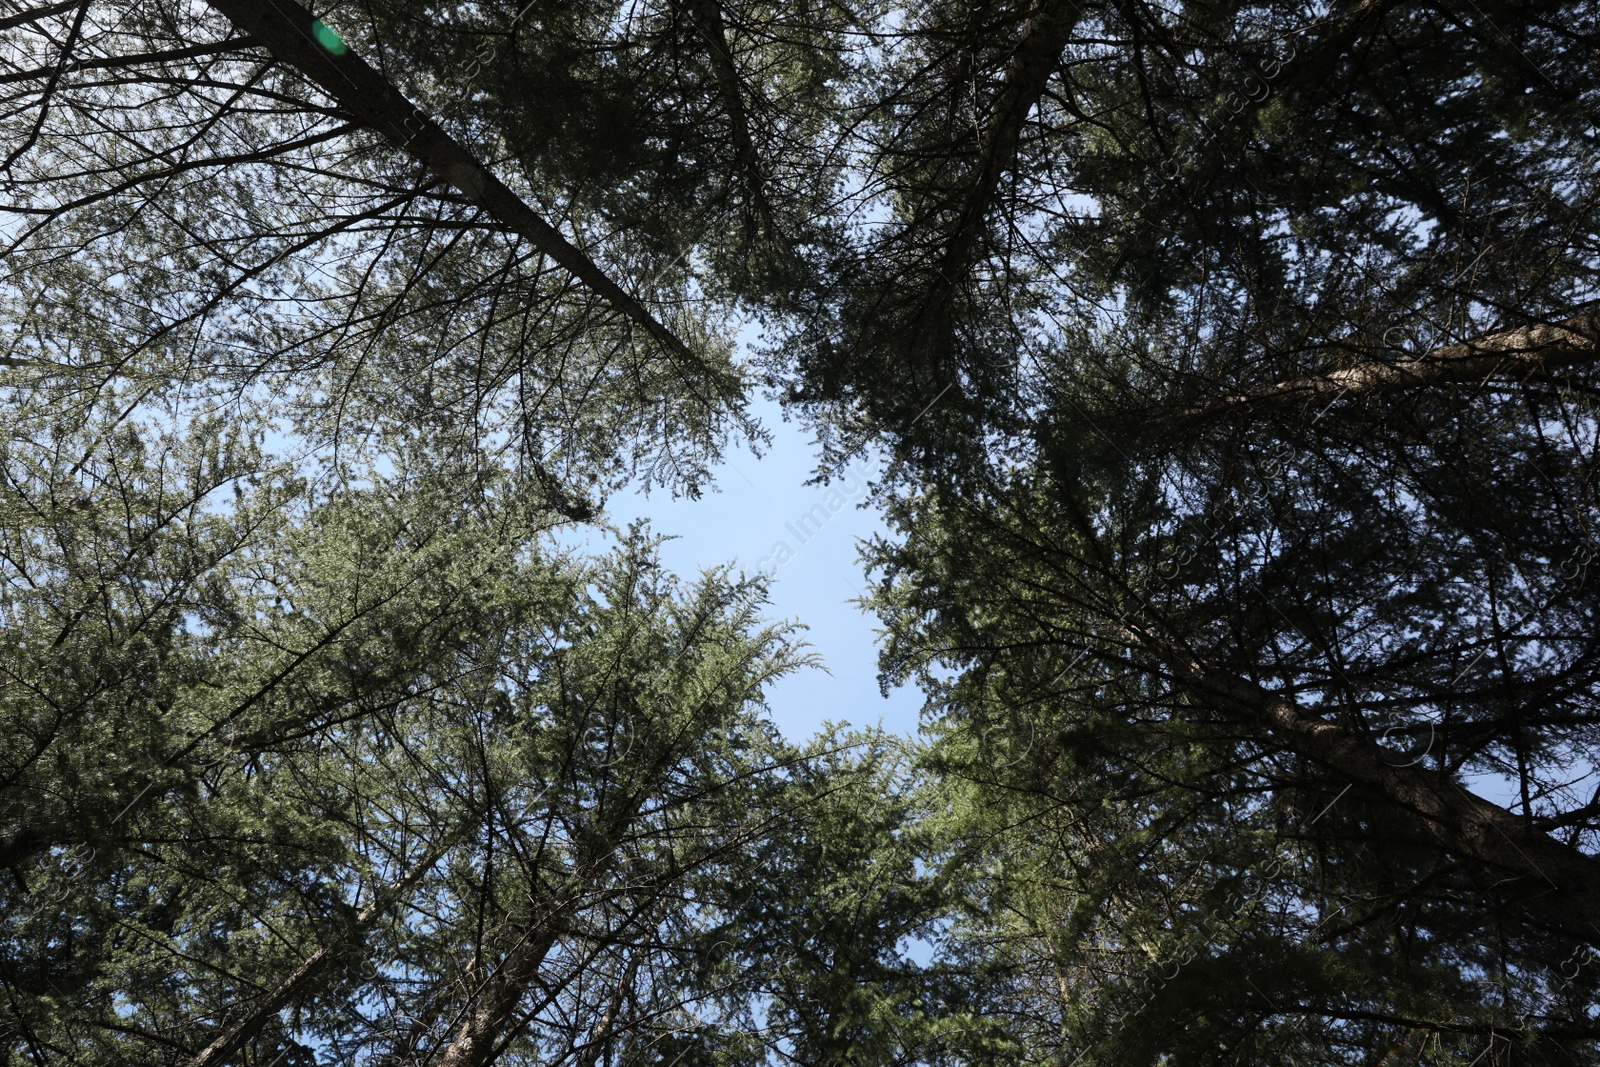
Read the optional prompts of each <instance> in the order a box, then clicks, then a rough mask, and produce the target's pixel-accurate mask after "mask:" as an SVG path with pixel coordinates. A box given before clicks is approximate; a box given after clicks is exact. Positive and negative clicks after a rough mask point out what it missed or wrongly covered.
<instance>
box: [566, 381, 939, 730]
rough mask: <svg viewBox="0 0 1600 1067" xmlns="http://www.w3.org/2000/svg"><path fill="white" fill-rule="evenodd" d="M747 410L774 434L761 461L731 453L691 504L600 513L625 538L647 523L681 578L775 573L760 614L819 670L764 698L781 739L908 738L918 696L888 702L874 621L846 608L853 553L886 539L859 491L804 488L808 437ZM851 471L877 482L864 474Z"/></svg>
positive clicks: (625, 505)
mask: <svg viewBox="0 0 1600 1067" xmlns="http://www.w3.org/2000/svg"><path fill="white" fill-rule="evenodd" d="M751 410H752V413H753V414H754V415H756V417H757V418H759V419H760V420H761V422H762V423H763V424H764V425H765V426H766V427H767V428H768V429H769V430H771V431H772V435H773V442H772V446H771V447H770V448H768V449H766V450H764V452H763V454H762V456H761V457H760V458H759V459H758V458H756V456H755V455H754V454H752V453H751V451H750V450H749V449H748V448H747V447H739V448H737V449H731V450H730V451H729V453H728V455H727V456H726V457H725V458H724V460H723V462H722V464H721V465H720V466H718V467H717V468H715V479H716V480H715V485H714V486H713V487H712V488H710V489H708V490H707V491H706V492H705V494H704V495H703V496H702V497H701V498H700V499H699V500H686V499H680V500H674V499H672V498H671V497H670V496H669V495H668V494H666V493H663V492H656V493H654V494H652V495H651V496H649V497H645V496H642V495H640V494H638V493H627V494H618V495H617V496H615V497H612V498H611V499H610V500H609V501H608V502H607V516H606V517H607V519H608V521H610V522H611V523H613V524H615V525H616V526H619V527H626V526H627V524H628V523H629V522H630V521H633V520H636V519H648V520H649V521H650V527H651V530H652V531H653V532H655V533H656V534H660V535H666V536H671V537H673V538H674V540H672V541H669V542H667V544H665V545H664V546H663V547H662V562H663V563H664V564H665V565H666V566H667V567H668V568H669V569H671V570H673V571H675V572H676V573H677V574H678V575H680V576H681V577H684V578H692V577H694V576H695V575H697V574H698V573H699V572H700V571H702V570H704V569H706V568H709V567H715V566H718V565H720V564H723V563H737V564H738V565H739V566H741V567H743V568H744V569H745V571H746V572H749V573H753V572H755V571H756V570H757V569H767V570H773V569H775V575H774V579H773V583H772V594H771V595H772V603H771V605H770V606H769V607H768V608H767V612H768V614H769V615H770V616H771V617H772V618H777V619H795V620H798V621H800V622H802V623H804V624H805V625H806V626H807V627H808V628H809V629H808V630H807V631H806V633H805V634H804V638H805V640H806V641H807V642H808V643H809V644H810V645H811V646H812V649H813V650H814V651H816V652H818V653H820V654H821V655H822V657H823V660H824V662H825V664H826V670H820V669H812V670H806V671H801V672H799V673H797V674H794V675H791V676H790V677H788V678H784V679H781V680H780V681H778V682H777V683H775V684H774V685H773V686H772V687H771V689H770V690H769V692H768V702H769V704H770V705H771V708H772V715H773V719H774V720H775V721H776V722H777V724H778V728H779V729H781V730H782V731H783V733H784V734H785V736H787V737H789V738H791V739H793V740H797V741H798V740H802V739H804V738H806V737H808V736H810V735H811V734H812V733H814V732H815V731H816V730H817V728H818V727H819V726H820V725H821V724H822V723H823V722H824V721H829V720H831V721H833V722H836V723H838V722H849V723H851V724H853V725H855V726H869V725H878V724H881V725H882V726H883V727H884V728H885V729H887V730H892V731H894V732H896V733H901V734H912V733H915V732H916V728H917V712H918V709H919V708H920V707H921V704H922V701H921V696H920V694H919V693H918V691H917V690H916V689H915V687H904V688H901V689H898V690H895V691H894V692H892V693H891V694H890V697H889V699H887V700H885V699H884V698H883V697H882V696H880V695H879V693H878V682H877V655H878V650H877V626H876V620H875V619H873V618H872V617H871V616H870V615H867V614H865V613H863V612H862V611H861V610H860V609H859V608H857V607H856V606H855V605H853V604H852V603H850V601H852V600H853V599H855V598H856V597H858V596H860V595H861V594H862V593H864V592H865V591H866V581H865V577H864V574H863V570H862V566H861V564H860V563H859V562H858V560H857V558H856V555H857V549H856V543H857V541H858V540H859V539H861V538H863V537H867V536H870V535H871V534H874V533H879V532H882V531H883V525H882V524H881V523H880V522H879V521H878V519H877V516H876V513H875V511H874V510H873V509H870V508H862V507H861V506H860V504H861V503H862V501H864V500H865V498H866V493H865V486H864V484H863V480H862V479H861V478H859V477H856V478H846V479H844V480H843V481H838V482H835V483H834V484H833V485H832V486H828V487H823V486H816V485H813V486H808V485H806V484H805V483H806V480H807V479H808V478H810V477H811V476H812V474H813V472H814V471H815V468H816V455H815V454H816V449H815V447H814V446H813V444H812V442H811V440H810V438H809V436H808V435H807V434H806V433H805V432H804V431H803V430H802V429H801V428H800V427H799V425H798V424H796V423H792V422H787V423H786V422H784V421H783V417H782V414H781V412H780V411H779V408H778V406H777V404H776V403H773V402H768V401H757V402H755V403H753V404H752V405H751ZM856 469H857V470H860V471H861V472H862V473H863V474H865V475H866V476H869V477H870V476H871V474H872V473H874V471H873V469H872V468H871V467H870V466H869V467H867V468H864V469H863V468H860V467H858V468H856ZM587 540H588V542H589V544H590V545H591V546H593V547H594V548H595V549H596V550H599V549H601V548H604V547H609V545H610V544H612V543H614V542H611V541H610V540H609V539H608V538H606V536H605V535H604V534H603V533H602V532H601V531H598V530H591V531H589V532H588V534H587Z"/></svg>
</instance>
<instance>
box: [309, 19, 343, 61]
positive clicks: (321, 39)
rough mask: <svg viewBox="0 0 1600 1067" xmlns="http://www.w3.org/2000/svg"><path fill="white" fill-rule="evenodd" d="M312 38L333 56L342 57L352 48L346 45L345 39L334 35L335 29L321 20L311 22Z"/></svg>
mask: <svg viewBox="0 0 1600 1067" xmlns="http://www.w3.org/2000/svg"><path fill="white" fill-rule="evenodd" d="M311 36H312V37H315V38H316V40H317V43H318V44H320V45H321V46H322V47H323V48H324V49H325V50H326V51H328V52H330V53H332V54H333V55H336V56H342V55H344V54H345V53H346V52H348V51H350V46H349V45H347V44H345V43H344V38H343V37H340V36H339V35H338V34H337V33H334V32H333V27H332V26H329V25H328V24H327V23H326V22H323V21H322V20H321V19H312V20H311Z"/></svg>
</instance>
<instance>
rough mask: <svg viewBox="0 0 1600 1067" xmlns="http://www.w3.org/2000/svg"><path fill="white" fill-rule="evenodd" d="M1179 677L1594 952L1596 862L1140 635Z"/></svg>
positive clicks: (1448, 781)
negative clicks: (1512, 885)
mask: <svg viewBox="0 0 1600 1067" xmlns="http://www.w3.org/2000/svg"><path fill="white" fill-rule="evenodd" d="M1135 639H1136V640H1137V641H1138V642H1139V644H1140V645H1141V646H1143V647H1144V648H1145V649H1147V650H1149V651H1151V652H1154V653H1155V654H1156V655H1157V656H1159V657H1160V658H1161V659H1162V661H1163V662H1165V663H1166V664H1167V666H1168V667H1169V668H1170V669H1171V670H1172V671H1173V672H1174V673H1175V674H1177V675H1178V676H1179V677H1180V678H1182V679H1184V680H1185V681H1186V682H1188V683H1190V684H1191V685H1193V686H1194V687H1195V688H1196V689H1198V690H1201V691H1203V692H1206V693H1209V694H1211V695H1213V696H1215V697H1217V698H1218V699H1217V701H1216V703H1215V705H1214V707H1215V709H1216V710H1218V711H1220V712H1222V713H1223V714H1225V715H1229V716H1230V717H1232V718H1234V719H1235V720H1236V721H1239V722H1242V723H1244V724H1246V725H1248V726H1251V727H1253V728H1257V729H1265V730H1266V731H1268V732H1270V733H1271V735H1272V736H1273V737H1275V738H1277V739H1278V740H1280V741H1282V742H1284V743H1285V744H1286V745H1288V747H1289V748H1290V749H1292V750H1293V751H1294V752H1296V753H1298V754H1299V755H1301V756H1303V757H1305V758H1306V759H1309V760H1311V761H1313V762H1315V763H1318V764H1321V765H1322V766H1324V767H1327V768H1329V769H1331V770H1333V771H1335V772H1336V773H1338V774H1339V775H1341V776H1343V777H1345V778H1348V779H1349V780H1350V781H1351V782H1353V783H1354V784H1355V785H1356V786H1357V787H1358V788H1361V789H1364V790H1365V791H1366V792H1368V793H1370V794H1375V795H1377V796H1381V797H1384V798H1386V799H1387V800H1389V801H1391V802H1393V804H1394V805H1395V807H1396V808H1397V809H1399V810H1401V811H1403V812H1405V813H1406V814H1407V815H1408V816H1410V817H1411V818H1412V819H1413V820H1415V822H1416V824H1417V825H1418V826H1420V827H1421V828H1422V830H1423V832H1424V833H1425V834H1427V836H1428V837H1430V838H1431V839H1432V840H1433V841H1434V842H1435V843H1436V844H1438V845H1439V847H1440V848H1442V849H1444V850H1445V851H1446V852H1447V853H1449V854H1450V855H1451V856H1454V857H1456V858H1458V859H1462V860H1468V861H1471V862H1473V863H1475V864H1476V865H1477V866H1479V867H1480V868H1483V869H1485V870H1488V871H1492V872H1494V873H1495V874H1497V875H1499V876H1502V878H1503V876H1504V875H1507V874H1509V875H1511V876H1512V877H1513V878H1514V879H1516V880H1517V881H1518V882H1519V883H1521V884H1522V885H1524V886H1526V887H1527V889H1528V895H1527V896H1526V897H1525V898H1524V899H1523V901H1522V904H1523V906H1524V907H1525V908H1526V909H1527V910H1528V911H1529V912H1531V913H1533V914H1534V915H1536V916H1538V917H1540V918H1541V919H1542V920H1543V921H1544V922H1545V923H1547V924H1548V925H1549V926H1551V927H1553V928H1555V929H1557V930H1560V931H1562V932H1564V933H1566V934H1568V935H1570V936H1572V937H1575V938H1579V939H1581V940H1583V941H1586V942H1588V943H1589V944H1593V945H1600V857H1595V856H1590V855H1588V854H1587V853H1584V852H1581V851H1579V850H1578V849H1576V848H1574V847H1572V846H1571V845H1568V844H1565V843H1564V842H1561V841H1558V840H1555V839H1554V838H1552V837H1550V836H1549V835H1548V834H1544V833H1540V832H1539V831H1537V830H1535V829H1533V828H1532V827H1530V826H1529V825H1528V824H1527V823H1526V822H1525V821H1524V820H1523V819H1521V818H1519V817H1518V816H1516V815H1513V814H1512V813H1511V812H1509V811H1507V810H1506V809H1504V808H1502V807H1501V806H1500V805H1498V804H1494V803H1491V802H1490V801H1487V800H1485V799H1483V798H1482V797H1480V796H1477V795H1476V794H1474V793H1471V792H1468V791H1467V790H1466V789H1464V788H1463V787H1462V786H1461V785H1459V784H1458V783H1457V782H1456V781H1455V779H1454V778H1452V777H1451V776H1450V775H1448V774H1446V773H1444V772H1441V771H1436V770H1430V769H1427V768H1424V767H1421V766H1409V767H1400V766H1395V765H1393V764H1392V763H1390V762H1387V761H1385V760H1384V758H1383V751H1382V750H1381V749H1380V748H1379V747H1378V745H1377V744H1376V743H1374V742H1372V741H1370V740H1368V739H1367V738H1363V737H1359V736H1356V735H1354V734H1352V733H1351V732H1350V731H1349V730H1348V729H1346V728H1345V727H1343V726H1340V725H1338V724H1337V723H1332V722H1329V721H1327V720H1326V719H1323V718H1320V717H1319V716H1316V715H1313V714H1311V713H1310V712H1307V711H1306V710H1305V709H1303V708H1301V707H1300V706H1299V705H1297V704H1295V703H1294V702H1293V701H1290V700H1285V699H1284V698H1282V697H1280V696H1278V695H1276V694H1275V693H1272V692H1271V691H1269V690H1267V689H1264V688H1262V687H1261V686H1259V685H1256V684H1255V683H1253V682H1250V681H1248V680H1246V679H1243V678H1239V677H1237V676H1234V675H1232V674H1230V673H1228V672H1226V671H1223V670H1221V669H1219V668H1217V667H1215V666H1213V665H1211V664H1209V663H1206V662H1204V661H1202V660H1200V659H1197V658H1195V657H1193V656H1191V655H1189V654H1187V652H1185V651H1184V650H1183V649H1180V648H1178V647H1177V646H1176V645H1173V644H1171V643H1170V642H1167V641H1164V640H1162V639H1160V638H1156V637H1154V636H1152V635H1150V634H1147V633H1140V634H1137V635H1135Z"/></svg>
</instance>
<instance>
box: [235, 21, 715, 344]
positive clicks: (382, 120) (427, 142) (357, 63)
mask: <svg viewBox="0 0 1600 1067" xmlns="http://www.w3.org/2000/svg"><path fill="white" fill-rule="evenodd" d="M209 2H210V4H211V6H212V7H213V8H214V9H216V10H217V11H218V12H219V13H221V14H222V15H225V16H226V17H227V18H228V19H229V21H231V22H232V23H233V24H234V25H235V26H237V27H238V28H239V29H240V30H242V31H244V32H245V33H247V34H249V35H250V36H251V37H252V38H254V39H255V40H257V41H259V42H261V44H262V45H264V46H265V47H266V49H267V50H268V51H269V52H271V53H272V55H273V56H274V57H275V58H276V59H278V60H279V61H280V62H282V63H285V64H287V65H288V66H291V67H293V68H294V69H296V70H298V71H299V72H300V73H301V74H303V75H304V76H305V77H306V78H308V79H310V80H311V81H312V82H314V83H315V84H316V85H317V86H319V87H320V88H321V89H322V90H323V91H324V92H326V93H327V94H328V95H329V96H330V97H332V98H333V100H334V101H335V102H337V103H338V105H339V106H340V107H341V108H342V109H344V110H345V111H347V112H349V113H350V114H351V115H354V116H355V117H356V118H357V119H359V120H360V121H361V122H362V123H364V124H365V125H367V126H370V127H371V128H372V129H374V130H377V131H378V132H379V133H381V134H383V135H384V136H385V137H388V138H389V139H390V140H391V141H393V142H394V143H395V144H396V145H397V146H399V147H400V148H401V149H402V150H404V151H405V152H406V153H407V154H409V155H410V156H411V157H412V158H413V159H416V160H417V161H419V162H421V163H423V164H424V165H426V166H427V167H428V169H429V170H431V171H433V172H434V173H435V174H437V175H439V176H440V177H442V178H444V179H445V180H446V181H448V182H450V183H451V184H453V185H454V186H455V187H456V188H457V189H460V190H461V192H462V193H463V194H465V195H466V197H467V198H468V199H469V200H471V201H472V202H473V203H474V204H476V205H477V206H478V207H480V208H482V209H483V210H484V211H486V212H488V213H489V214H490V215H492V216H493V217H494V218H496V219H498V220H499V221H500V222H501V223H502V224H504V225H505V226H506V227H508V228H509V229H511V230H512V231H513V232H515V233H516V234H518V235H519V236H521V237H523V238H525V239H526V240H527V241H528V242H529V243H530V244H532V245H533V246H534V247H535V248H537V249H538V250H539V251H540V252H542V253H544V254H545V255H547V256H549V257H550V258H551V259H553V260H555V261H556V262H557V263H559V264H560V265H561V266H562V267H564V268H566V270H568V271H569V272H571V274H572V275H573V276H574V277H576V278H577V279H578V280H579V281H581V282H583V284H584V285H586V286H588V287H589V289H590V290H591V291H592V292H594V293H595V294H596V295H597V296H599V297H600V298H601V299H603V300H605V301H606V302H607V303H609V304H610V305H611V306H612V307H613V308H614V309H615V310H617V311H618V312H620V313H621V314H622V315H623V316H625V317H626V318H628V319H629V320H630V321H632V322H633V323H634V324H635V325H637V326H640V327H642V328H643V329H644V331H645V332H646V333H648V334H649V335H650V336H651V337H653V338H655V340H656V341H658V342H659V343H660V344H661V346H662V347H663V348H665V349H666V350H667V351H668V352H669V353H670V354H672V355H673V356H674V357H675V358H676V359H677V360H678V361H679V362H680V363H682V364H683V366H684V368H685V369H686V370H688V371H693V372H700V371H703V370H704V364H703V361H702V360H701V359H700V357H698V356H697V355H696V354H695V353H694V352H693V351H692V350H691V349H690V348H689V346H688V345H686V344H685V343H684V342H683V341H682V340H681V339H680V338H679V337H678V336H677V335H676V334H674V333H673V332H672V331H671V330H669V329H668V328H667V327H666V326H665V325H663V324H662V323H661V322H660V321H658V320H657V319H656V318H655V316H653V315H651V314H650V312H649V311H648V310H647V309H646V308H645V307H644V305H642V304H641V303H639V301H638V300H637V299H635V298H634V297H633V296H632V295H630V294H629V293H627V292H625V291H624V290H623V289H622V287H621V286H619V285H618V284H617V283H616V282H615V281H613V280H612V279H611V277H610V276H609V275H607V274H606V273H605V271H603V270H601V269H600V267H599V266H598V265H596V264H595V262H594V261H593V260H591V259H590V258H589V257H588V256H587V255H585V254H584V253H583V252H582V251H581V250H580V249H578V248H577V247H575V246H574V245H573V244H572V243H571V242H569V241H568V240H567V239H566V238H565V237H563V236H562V235H561V232H560V231H559V230H557V229H556V228H555V227H554V226H552V225H550V224H549V223H548V222H546V221H545V220H544V219H543V218H542V217H540V216H539V214H538V213H537V212H535V211H534V210H533V209H532V208H530V207H529V206H528V205H527V204H526V203H524V202H523V201H522V199H521V198H520V197H518V196H517V194H516V193H514V192H512V191H511V190H510V189H509V188H507V187H506V186H505V184H504V183H502V182H501V181H500V179H498V178H496V177H495V176H494V174H493V173H491V172H490V171H489V169H488V168H487V167H485V166H484V165H483V164H482V163H481V162H479V160H478V159H477V158H476V157H475V156H474V155H473V154H472V153H471V152H469V151H468V150H467V149H466V148H464V147H463V146H462V145H461V144H459V143H458V142H457V141H456V140H455V139H454V138H452V137H451V136H450V135H449V134H448V133H446V132H445V131H444V130H443V129H442V128H441V127H440V126H439V124H438V123H436V122H434V121H433V119H431V118H429V117H428V116H427V115H424V114H423V113H422V112H421V110H419V109H418V108H417V107H416V105H414V104H412V103H411V101H409V100H407V99H406V98H405V97H404V96H403V95H401V93H400V92H399V91H398V90H397V89H395V88H394V86H392V85H390V84H389V83H388V81H386V80H385V79H384V77H383V76H382V75H381V74H379V73H378V72H377V71H376V70H373V69H372V67H371V66H369V65H368V64H367V63H366V61H365V60H363V59H362V58H361V57H360V56H358V55H357V54H356V53H355V52H354V51H353V50H349V49H348V48H347V47H345V46H343V45H342V43H341V44H338V45H337V46H336V48H335V50H334V51H330V50H329V49H328V48H327V47H325V46H324V45H323V44H322V43H320V42H319V40H318V36H317V32H316V30H315V29H314V28H313V27H314V25H315V26H317V27H320V25H321V24H320V23H318V21H317V20H316V18H315V17H314V16H313V15H312V14H311V12H310V11H308V10H307V9H305V8H304V7H301V6H300V5H299V4H298V3H296V2H295V0H273V2H272V3H263V2H261V0H209ZM331 40H336V38H333V39H331ZM335 51H337V52H338V54H335Z"/></svg>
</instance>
